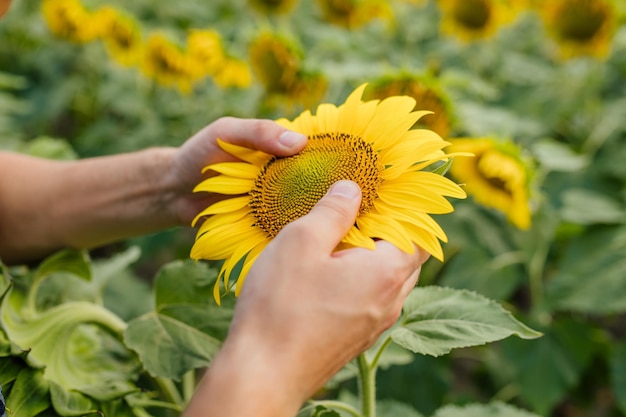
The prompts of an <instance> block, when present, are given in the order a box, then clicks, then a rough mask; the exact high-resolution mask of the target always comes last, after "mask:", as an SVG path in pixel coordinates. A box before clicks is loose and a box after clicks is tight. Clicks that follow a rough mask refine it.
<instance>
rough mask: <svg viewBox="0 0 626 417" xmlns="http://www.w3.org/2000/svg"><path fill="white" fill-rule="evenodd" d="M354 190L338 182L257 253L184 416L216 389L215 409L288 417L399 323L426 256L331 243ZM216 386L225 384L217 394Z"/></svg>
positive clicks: (384, 246)
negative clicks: (220, 344)
mask: <svg viewBox="0 0 626 417" xmlns="http://www.w3.org/2000/svg"><path fill="white" fill-rule="evenodd" d="M360 199H361V193H360V190H359V189H358V186H356V184H354V183H352V182H350V181H341V182H338V183H336V184H335V185H334V186H333V187H331V190H330V191H329V193H328V194H327V195H326V196H325V197H324V198H323V199H321V200H320V202H319V203H318V204H317V205H316V206H315V207H314V208H313V209H312V210H311V212H310V213H309V214H307V215H306V216H304V217H302V218H300V219H298V220H296V221H294V222H292V223H290V224H288V225H287V226H285V227H284V228H283V230H282V231H281V232H280V233H279V234H278V235H277V236H276V238H275V239H274V240H273V241H272V242H271V243H270V244H269V245H268V247H267V248H266V249H265V250H264V252H263V253H262V254H261V255H260V256H259V258H258V259H257V260H256V262H255V264H254V266H253V267H252V269H251V270H250V272H249V274H248V276H247V278H246V282H245V284H244V286H243V289H242V291H241V294H240V296H239V299H238V301H237V305H236V307H235V315H234V318H233V322H232V324H231V328H230V332H229V335H228V338H227V339H226V341H225V343H224V346H223V347H222V350H221V352H220V353H219V354H218V356H217V358H216V359H215V360H214V362H213V364H212V365H211V369H210V370H209V373H208V375H207V379H206V381H205V383H204V384H203V385H201V388H200V391H199V392H200V395H198V396H196V397H198V398H194V401H192V404H191V406H190V409H189V414H187V416H189V417H191V416H195V415H206V416H210V415H213V414H212V413H211V410H212V409H211V406H210V398H211V397H212V396H213V397H214V399H216V398H220V401H219V404H220V409H219V412H220V414H219V415H221V416H231V415H233V416H234V415H248V414H252V413H254V415H258V416H265V415H268V416H269V415H272V416H283V415H284V416H293V415H295V414H296V412H297V410H298V408H299V407H300V406H301V404H302V403H303V402H304V401H306V400H307V399H308V398H309V397H310V396H311V395H312V394H313V393H314V392H315V391H316V390H317V389H319V388H320V387H321V386H322V385H323V384H324V383H325V382H326V381H328V379H330V378H331V377H332V376H333V375H334V374H335V373H336V372H337V371H339V370H340V369H341V368H342V367H343V366H344V365H345V364H346V363H347V362H349V361H350V360H351V359H353V358H354V357H356V356H357V355H358V354H360V353H361V352H363V351H364V350H365V349H367V348H368V347H369V346H371V345H372V344H373V343H374V342H375V341H376V340H377V339H378V337H379V336H380V334H381V333H382V332H383V331H384V330H386V329H387V328H389V327H390V326H391V325H392V324H393V323H395V321H396V320H397V319H398V317H399V315H400V313H401V309H402V305H403V302H404V299H405V298H406V296H407V295H408V293H409V292H410V291H411V289H412V288H413V287H414V286H415V283H416V282H417V278H418V274H419V271H420V267H421V265H422V264H423V263H424V262H425V261H426V259H427V258H428V255H427V254H426V253H425V252H423V251H421V250H419V249H416V250H415V252H414V253H413V254H407V253H405V252H402V251H401V250H399V249H398V248H396V247H395V246H393V245H392V244H390V243H388V242H385V241H378V242H376V249H375V250H374V251H372V250H369V249H364V248H352V249H346V250H341V251H337V252H335V251H334V249H335V248H336V246H337V245H338V244H339V242H340V241H341V239H342V238H343V237H344V235H345V234H346V233H347V232H348V230H349V229H350V227H351V226H352V225H353V224H354V219H355V218H356V214H357V211H358V209H359V205H360ZM220 385H221V386H228V387H229V390H231V391H229V392H228V393H227V394H225V393H224V392H222V393H221V394H220V395H221V396H219V397H218V395H217V394H216V391H215V390H218V391H219V390H220V388H219V386H220ZM235 387H236V388H235ZM203 395H206V396H207V397H204V400H203V399H200V398H202V397H201V396H203ZM223 395H230V396H232V397H233V398H236V397H238V398H245V399H246V400H245V401H244V403H247V404H242V403H241V402H237V401H236V400H233V401H232V402H231V401H229V400H228V398H229V397H226V398H225V397H223ZM203 401H206V402H205V403H203ZM233 403H234V404H233ZM207 407H208V408H207ZM246 407H249V408H246ZM201 410H203V412H202V411H201ZM194 413H197V414H194ZM215 415H217V414H215Z"/></svg>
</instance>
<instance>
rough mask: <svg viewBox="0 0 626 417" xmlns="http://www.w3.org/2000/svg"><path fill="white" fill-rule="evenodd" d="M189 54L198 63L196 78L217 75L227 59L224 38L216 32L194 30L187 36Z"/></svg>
mask: <svg viewBox="0 0 626 417" xmlns="http://www.w3.org/2000/svg"><path fill="white" fill-rule="evenodd" d="M187 54H188V55H189V56H190V57H191V59H193V60H194V61H196V64H197V65H196V66H195V68H196V69H197V74H194V76H195V77H196V78H203V77H205V76H207V75H213V74H215V73H216V72H217V71H218V70H219V69H220V67H221V66H222V65H223V63H224V60H225V59H226V58H225V55H224V47H223V45H222V37H221V36H220V34H219V33H218V32H217V31H215V30H210V29H193V30H191V31H190V32H189V35H188V36H187Z"/></svg>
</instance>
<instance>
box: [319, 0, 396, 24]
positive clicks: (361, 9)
mask: <svg viewBox="0 0 626 417" xmlns="http://www.w3.org/2000/svg"><path fill="white" fill-rule="evenodd" d="M317 3H318V5H319V7H320V9H321V11H322V16H323V17H324V19H326V20H327V21H328V22H330V23H333V24H335V25H338V26H343V27H346V28H351V29H353V28H357V27H359V26H363V25H364V24H366V23H369V22H370V21H372V20H374V19H383V20H386V21H389V20H391V19H393V11H392V9H391V7H390V5H389V3H388V2H386V1H384V0H318V1H317Z"/></svg>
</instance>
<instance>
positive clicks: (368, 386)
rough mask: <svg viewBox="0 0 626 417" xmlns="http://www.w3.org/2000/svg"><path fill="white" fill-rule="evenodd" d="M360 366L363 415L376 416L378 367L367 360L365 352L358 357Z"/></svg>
mask: <svg viewBox="0 0 626 417" xmlns="http://www.w3.org/2000/svg"><path fill="white" fill-rule="evenodd" d="M357 364H358V366H359V393H360V396H361V414H362V415H363V417H376V367H375V366H371V365H370V364H369V363H368V362H367V358H366V357H365V353H361V354H360V355H359V356H358V358H357Z"/></svg>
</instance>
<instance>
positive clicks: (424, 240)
mask: <svg viewBox="0 0 626 417" xmlns="http://www.w3.org/2000/svg"><path fill="white" fill-rule="evenodd" d="M400 224H401V225H402V227H404V229H405V231H406V233H407V234H408V235H409V236H410V239H411V240H412V241H413V242H415V244H416V245H417V246H419V247H420V248H422V249H424V250H425V251H427V252H428V253H430V254H431V255H433V256H434V257H435V258H437V259H439V260H440V261H443V249H442V248H441V243H439V241H438V240H437V238H436V237H435V236H434V235H432V234H431V233H429V232H428V231H426V230H424V229H422V228H421V227H418V226H416V225H414V224H411V223H405V222H400Z"/></svg>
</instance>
